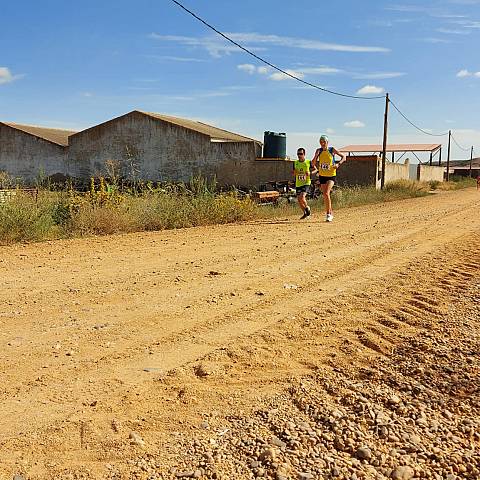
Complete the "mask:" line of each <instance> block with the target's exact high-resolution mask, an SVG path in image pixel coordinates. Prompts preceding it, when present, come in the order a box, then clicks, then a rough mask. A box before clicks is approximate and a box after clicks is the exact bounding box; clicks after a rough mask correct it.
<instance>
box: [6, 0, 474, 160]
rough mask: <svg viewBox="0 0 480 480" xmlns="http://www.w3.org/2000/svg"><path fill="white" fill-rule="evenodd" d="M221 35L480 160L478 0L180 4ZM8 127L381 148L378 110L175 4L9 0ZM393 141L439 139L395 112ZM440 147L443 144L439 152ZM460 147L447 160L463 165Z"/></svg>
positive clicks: (204, 0) (212, 0)
mask: <svg viewBox="0 0 480 480" xmlns="http://www.w3.org/2000/svg"><path fill="white" fill-rule="evenodd" d="M183 3H184V5H185V6H186V7H188V8H190V9H191V10H193V11H195V12H196V13H197V14H198V15H199V16H201V17H203V18H204V19H205V20H207V21H208V22H209V23H211V24H212V25H214V26H215V27H217V28H218V29H219V30H221V31H223V32H225V33H227V34H228V35H229V36H231V37H232V38H234V39H235V40H236V41H238V42H239V43H241V44H242V45H244V46H245V47H247V48H249V49H250V50H252V51H254V52H255V53H256V54H257V55H259V56H261V57H264V58H265V59H267V60H268V61H269V62H271V63H273V64H275V65H278V66H279V67H280V68H282V69H285V70H288V71H291V72H292V73H293V74H295V75H296V76H298V77H300V78H303V79H304V80H306V81H308V82H311V83H314V84H316V85H319V86H322V87H325V88H328V89H332V90H335V91H339V92H342V93H346V94H350V95H360V96H364V97H369V96H372V95H378V94H380V95H382V94H383V93H384V92H389V93H390V96H391V98H392V100H393V101H394V102H395V104H396V105H397V106H398V107H399V108H400V109H401V110H402V111H403V112H404V113H405V114H406V115H407V116H408V117H409V118H410V119H411V120H412V121H413V122H415V123H416V124H418V125H419V126H420V127H422V128H423V129H425V130H427V131H431V132H433V133H442V132H446V131H448V130H449V129H452V131H453V133H454V136H455V138H456V140H457V141H458V143H459V144H460V145H461V146H463V147H470V146H471V145H476V146H477V147H476V148H477V150H476V153H477V155H480V126H479V122H478V112H479V111H480V95H479V93H480V55H479V54H478V51H479V46H480V0H427V1H409V2H402V1H399V2H395V1H392V2H390V1H388V0H387V1H380V0H366V1H363V2H360V1H358V0H337V1H335V2H313V1H306V0H296V1H295V2H278V0H277V1H273V0H243V1H241V2H238V1H235V2H233V1H225V0H224V1H219V0H185V1H184V2H183ZM0 42H1V45H2V52H1V55H0V120H3V121H13V122H18V123H26V124H36V125H44V126H50V127H60V128H68V129H82V128H86V127H89V126H92V125H94V124H96V123H100V122H103V121H106V120H108V119H110V118H112V117H114V116H118V115H121V114H123V113H126V112H128V111H130V110H133V109H140V110H146V111H152V112H159V113H165V114H171V115H178V116H183V117H187V118H195V119H198V120H202V121H205V122H206V123H211V124H213V125H216V126H218V127H221V128H225V129H227V130H232V131H234V132H238V133H242V134H245V135H247V136H251V137H253V138H257V139H259V140H262V137H263V132H264V131H265V130H270V131H278V132H286V133H287V146H288V153H289V154H290V155H294V153H295V151H296V148H297V147H298V146H304V147H306V148H307V153H310V155H311V153H313V149H314V148H316V146H317V143H318V137H319V135H320V134H322V133H328V134H329V136H330V138H331V143H332V144H334V145H335V146H337V147H341V146H343V145H346V144H350V143H381V139H382V125H383V109H384V101H383V100H353V99H345V98H341V97H337V96H334V95H329V94H326V93H324V92H321V91H318V90H315V89H312V88H309V87H306V86H305V85H302V84H301V83H299V82H296V81H295V80H292V79H285V78H284V77H283V76H282V75H281V74H279V73H278V72H275V71H274V70H272V69H271V68H269V67H267V66H265V65H264V64H262V63H261V62H259V61H258V60H256V59H255V58H253V57H251V56H249V55H248V54H246V53H245V52H242V51H241V50H239V49H237V48H236V47H234V46H233V45H231V44H229V43H227V42H226V41H225V40H224V39H222V38H221V37H219V36H218V35H216V34H215V33H214V32H212V31H211V30H209V29H207V28H206V27H205V26H204V25H202V24H201V23H199V22H198V21H196V20H195V19H194V18H192V17H191V16H189V15H188V14H186V13H185V12H184V11H182V10H181V9H180V8H179V7H178V6H176V5H175V4H173V3H172V2H171V1H170V0H135V1H127V0H115V1H113V0H102V1H100V2H99V1H98V0H95V1H94V0H84V1H82V2H65V1H60V0H45V1H42V2H37V1H34V0H30V1H25V0H23V1H22V0H17V1H16V2H6V1H2V15H1V17H0ZM389 141H390V142H391V143H403V142H412V143H436V142H438V143H443V144H444V145H445V146H446V142H447V137H446V136H445V137H441V138H438V137H432V136H428V135H424V134H422V133H420V132H418V131H417V130H415V129H414V128H413V127H411V126H410V125H409V124H408V123H406V122H405V120H403V119H402V118H401V117H400V116H399V115H398V114H397V113H396V112H395V111H394V109H391V111H390V125H389ZM444 151H446V148H445V149H444ZM468 156H469V152H462V151H461V150H460V149H459V148H458V147H457V146H456V145H455V144H452V158H465V157H468Z"/></svg>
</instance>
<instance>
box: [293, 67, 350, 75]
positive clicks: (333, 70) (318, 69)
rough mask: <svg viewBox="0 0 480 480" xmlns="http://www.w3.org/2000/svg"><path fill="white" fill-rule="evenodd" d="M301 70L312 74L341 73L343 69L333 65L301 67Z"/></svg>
mask: <svg viewBox="0 0 480 480" xmlns="http://www.w3.org/2000/svg"><path fill="white" fill-rule="evenodd" d="M298 70H299V71H300V72H302V73H304V74H307V75H308V74H310V75H327V74H329V73H340V72H341V71H342V70H339V69H338V68H333V67H308V68H299V69H298Z"/></svg>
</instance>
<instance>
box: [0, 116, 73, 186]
mask: <svg viewBox="0 0 480 480" xmlns="http://www.w3.org/2000/svg"><path fill="white" fill-rule="evenodd" d="M73 133H75V132H74V131H70V130H59V129H53V128H44V127H38V126H31V125H19V124H16V123H6V122H0V171H2V172H7V173H8V175H9V176H11V177H13V178H17V179H21V180H22V181H23V182H25V183H32V182H34V181H35V180H36V179H38V178H39V177H44V176H58V175H60V176H65V175H67V171H66V159H67V151H68V148H67V146H68V137H69V136H70V135H72V134H73Z"/></svg>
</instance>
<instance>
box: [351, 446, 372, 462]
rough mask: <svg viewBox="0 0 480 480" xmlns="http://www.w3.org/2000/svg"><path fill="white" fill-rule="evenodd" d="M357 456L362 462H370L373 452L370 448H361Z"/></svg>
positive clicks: (356, 453)
mask: <svg viewBox="0 0 480 480" xmlns="http://www.w3.org/2000/svg"><path fill="white" fill-rule="evenodd" d="M355 456H356V457H357V458H358V459H360V460H370V459H371V458H372V451H371V450H370V449H369V448H368V447H360V448H359V449H358V450H357V451H356V452H355Z"/></svg>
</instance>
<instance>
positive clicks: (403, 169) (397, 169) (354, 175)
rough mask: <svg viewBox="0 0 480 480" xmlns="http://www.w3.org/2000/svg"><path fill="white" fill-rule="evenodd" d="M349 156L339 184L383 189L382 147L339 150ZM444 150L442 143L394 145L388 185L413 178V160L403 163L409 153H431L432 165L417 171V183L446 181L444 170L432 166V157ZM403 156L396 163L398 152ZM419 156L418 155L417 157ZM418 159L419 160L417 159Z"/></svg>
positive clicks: (389, 150)
mask: <svg viewBox="0 0 480 480" xmlns="http://www.w3.org/2000/svg"><path fill="white" fill-rule="evenodd" d="M340 151H341V152H344V153H347V155H348V156H347V162H346V163H345V164H344V165H342V168H340V169H339V170H338V174H337V176H338V183H339V184H343V185H366V186H368V185H375V186H376V187H377V188H380V184H381V177H382V159H381V156H380V153H381V152H382V145H347V146H345V147H342V148H341V149H340ZM440 151H441V145H440V144H431V145H430V144H391V145H388V146H387V149H386V152H387V154H388V153H391V158H392V161H391V162H389V161H385V183H388V182H393V181H395V180H408V179H409V178H410V165H409V163H410V161H409V160H408V159H406V160H404V162H403V163H400V160H401V158H402V157H403V155H404V154H405V153H406V152H412V153H413V154H414V155H415V152H427V153H430V162H429V163H430V165H426V164H421V163H419V164H418V165H417V168H416V180H419V181H429V180H437V181H440V182H442V181H443V170H444V169H443V167H440V166H433V165H432V158H433V156H434V155H435V154H437V153H438V152H440ZM396 152H402V155H401V156H400V157H399V158H398V160H397V161H396V162H395V161H394V160H395V157H394V155H395V153H396ZM415 156H416V155H415ZM417 158H418V157H417Z"/></svg>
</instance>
